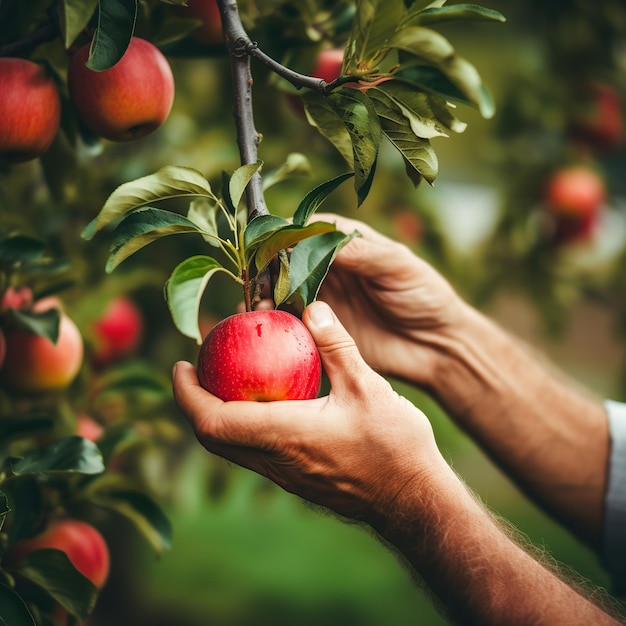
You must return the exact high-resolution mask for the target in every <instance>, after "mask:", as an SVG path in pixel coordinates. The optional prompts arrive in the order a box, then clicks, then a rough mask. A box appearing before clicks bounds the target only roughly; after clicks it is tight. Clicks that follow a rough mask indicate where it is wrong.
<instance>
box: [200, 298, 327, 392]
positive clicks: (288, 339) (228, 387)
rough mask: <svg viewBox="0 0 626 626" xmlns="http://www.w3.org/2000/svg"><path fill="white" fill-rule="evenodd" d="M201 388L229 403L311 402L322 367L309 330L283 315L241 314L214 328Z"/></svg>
mask: <svg viewBox="0 0 626 626" xmlns="http://www.w3.org/2000/svg"><path fill="white" fill-rule="evenodd" d="M197 370H198V379H199V381H200V384H201V385H202V386H203V387H204V388H205V389H206V390H207V391H209V392H210V393H212V394H214V395H216V396H217V397H219V398H221V399H222V400H224V401H227V400H252V401H273V400H309V399H311V398H315V397H317V394H318V393H319V388H320V382H321V374H322V366H321V361H320V356H319V352H318V351H317V346H316V345H315V342H314V341H313V337H311V334H310V333H309V331H308V330H307V328H306V326H305V325H304V324H303V323H302V322H301V321H300V320H299V319H298V318H297V317H295V316H294V315H292V314H291V313H286V312H285V311H278V310H270V311H251V312H248V313H237V314H235V315H231V316H230V317H227V318H225V319H223V320H222V321H221V322H219V323H218V324H216V325H215V326H214V327H213V329H212V330H211V332H210V333H209V334H208V335H207V336H206V338H205V339H204V341H203V343H202V346H201V348H200V352H199V354H198V362H197Z"/></svg>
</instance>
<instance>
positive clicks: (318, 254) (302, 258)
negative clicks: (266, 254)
mask: <svg viewBox="0 0 626 626" xmlns="http://www.w3.org/2000/svg"><path fill="white" fill-rule="evenodd" d="M358 235H359V233H358V232H357V231H354V232H353V233H351V234H349V235H346V234H345V233H342V232H340V231H334V232H330V233H324V234H322V235H317V236H316V237H311V238H309V239H305V240H304V241H301V242H300V243H299V244H298V245H297V246H296V247H295V248H294V249H293V251H292V253H291V258H290V293H289V294H288V295H287V297H286V298H285V299H284V300H282V301H281V302H277V303H276V304H277V305H279V304H283V303H285V304H288V305H290V306H294V307H296V309H298V310H299V311H303V310H304V308H305V307H307V306H308V305H309V304H311V302H313V300H315V298H316V297H317V293H318V292H319V289H320V287H321V285H322V282H323V281H324V278H326V275H327V274H328V270H329V269H330V266H331V264H332V262H333V260H334V259H335V256H336V255H337V253H338V252H339V250H341V248H343V246H345V245H346V244H347V243H348V242H349V241H350V240H352V239H353V238H354V237H356V236H358Z"/></svg>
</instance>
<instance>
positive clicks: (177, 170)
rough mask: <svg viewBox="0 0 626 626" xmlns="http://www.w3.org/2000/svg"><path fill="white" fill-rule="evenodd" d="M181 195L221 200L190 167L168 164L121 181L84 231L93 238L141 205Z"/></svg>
mask: <svg viewBox="0 0 626 626" xmlns="http://www.w3.org/2000/svg"><path fill="white" fill-rule="evenodd" d="M179 197H205V198H211V199H213V200H215V201H216V202H217V200H218V199H217V198H216V196H215V195H214V194H213V192H212V191H211V185H209V182H208V181H207V179H206V178H205V177H204V176H202V174H201V173H200V172H198V171H197V170H194V169H192V168H190V167H182V166H178V165H167V166H165V167H163V168H162V169H160V170H159V171H158V172H156V173H154V174H149V175H148V176H144V177H142V178H138V179H137V180H133V181H131V182H128V183H124V184H123V185H120V186H119V187H118V188H117V189H116V190H115V191H114V192H113V193H112V194H111V195H110V196H109V198H108V199H107V201H106V202H105V204H104V206H103V207H102V209H101V210H100V213H98V215H97V216H96V218H95V219H93V220H92V221H91V222H90V223H89V224H88V225H87V227H86V228H85V230H84V231H83V233H82V236H83V238H84V239H91V238H92V237H93V236H94V235H95V234H96V233H97V232H98V231H99V230H101V229H102V228H104V227H105V226H106V225H107V224H110V223H111V222H113V221H114V220H116V219H118V218H120V217H122V216H124V215H125V214H126V213H129V212H130V211H133V210H135V209H137V208H139V207H142V206H145V205H146V204H151V203H153V202H158V201H159V200H168V199H170V198H179Z"/></svg>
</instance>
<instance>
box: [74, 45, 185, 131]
mask: <svg viewBox="0 0 626 626" xmlns="http://www.w3.org/2000/svg"><path fill="white" fill-rule="evenodd" d="M89 47H90V44H85V45H84V46H82V47H81V48H79V49H78V51H77V52H76V53H75V54H74V56H73V57H72V59H71V61H70V64H69V67H68V74H67V83H68V87H69V91H70V97H71V99H72V102H73V104H74V106H75V108H76V111H77V113H78V115H79V116H80V117H81V119H82V120H83V122H84V123H85V124H86V125H87V126H88V127H89V128H90V129H91V130H92V131H93V132H94V133H96V134H97V135H100V136H101V137H104V138H105V139H110V140H111V141H131V140H133V139H139V138H141V137H144V136H145V135H148V134H149V133H151V132H153V131H155V130H156V129H157V128H159V126H161V124H163V122H164V121H165V120H166V119H167V117H168V115H169V113H170V110H171V108H172V103H173V101H174V76H173V74H172V69H171V67H170V65H169V63H168V61H167V59H166V58H165V56H164V55H163V53H162V52H161V51H160V50H159V49H158V48H157V47H156V46H155V45H153V44H152V43H150V42H149V41H146V40H145V39H141V38H139V37H133V38H132V39H131V40H130V44H129V46H128V48H127V50H126V52H125V53H124V56H123V57H122V58H121V59H120V60H119V61H118V62H117V63H116V64H115V65H114V66H113V67H111V68H109V69H108V70H105V71H103V72H95V71H93V70H91V69H89V68H88V67H87V66H86V65H85V63H86V61H87V59H88V57H89Z"/></svg>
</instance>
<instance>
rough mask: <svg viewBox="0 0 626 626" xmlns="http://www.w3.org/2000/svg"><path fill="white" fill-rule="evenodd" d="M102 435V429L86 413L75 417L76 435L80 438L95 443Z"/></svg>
mask: <svg viewBox="0 0 626 626" xmlns="http://www.w3.org/2000/svg"><path fill="white" fill-rule="evenodd" d="M103 433H104V428H103V427H102V426H101V425H100V424H98V422H96V420H95V419H93V417H91V416H89V415H87V414H86V413H79V414H78V415H77V416H76V434H77V435H79V436H80V437H84V438H85V439H89V441H94V442H95V441H98V439H100V437H101V436H102V434H103Z"/></svg>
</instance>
